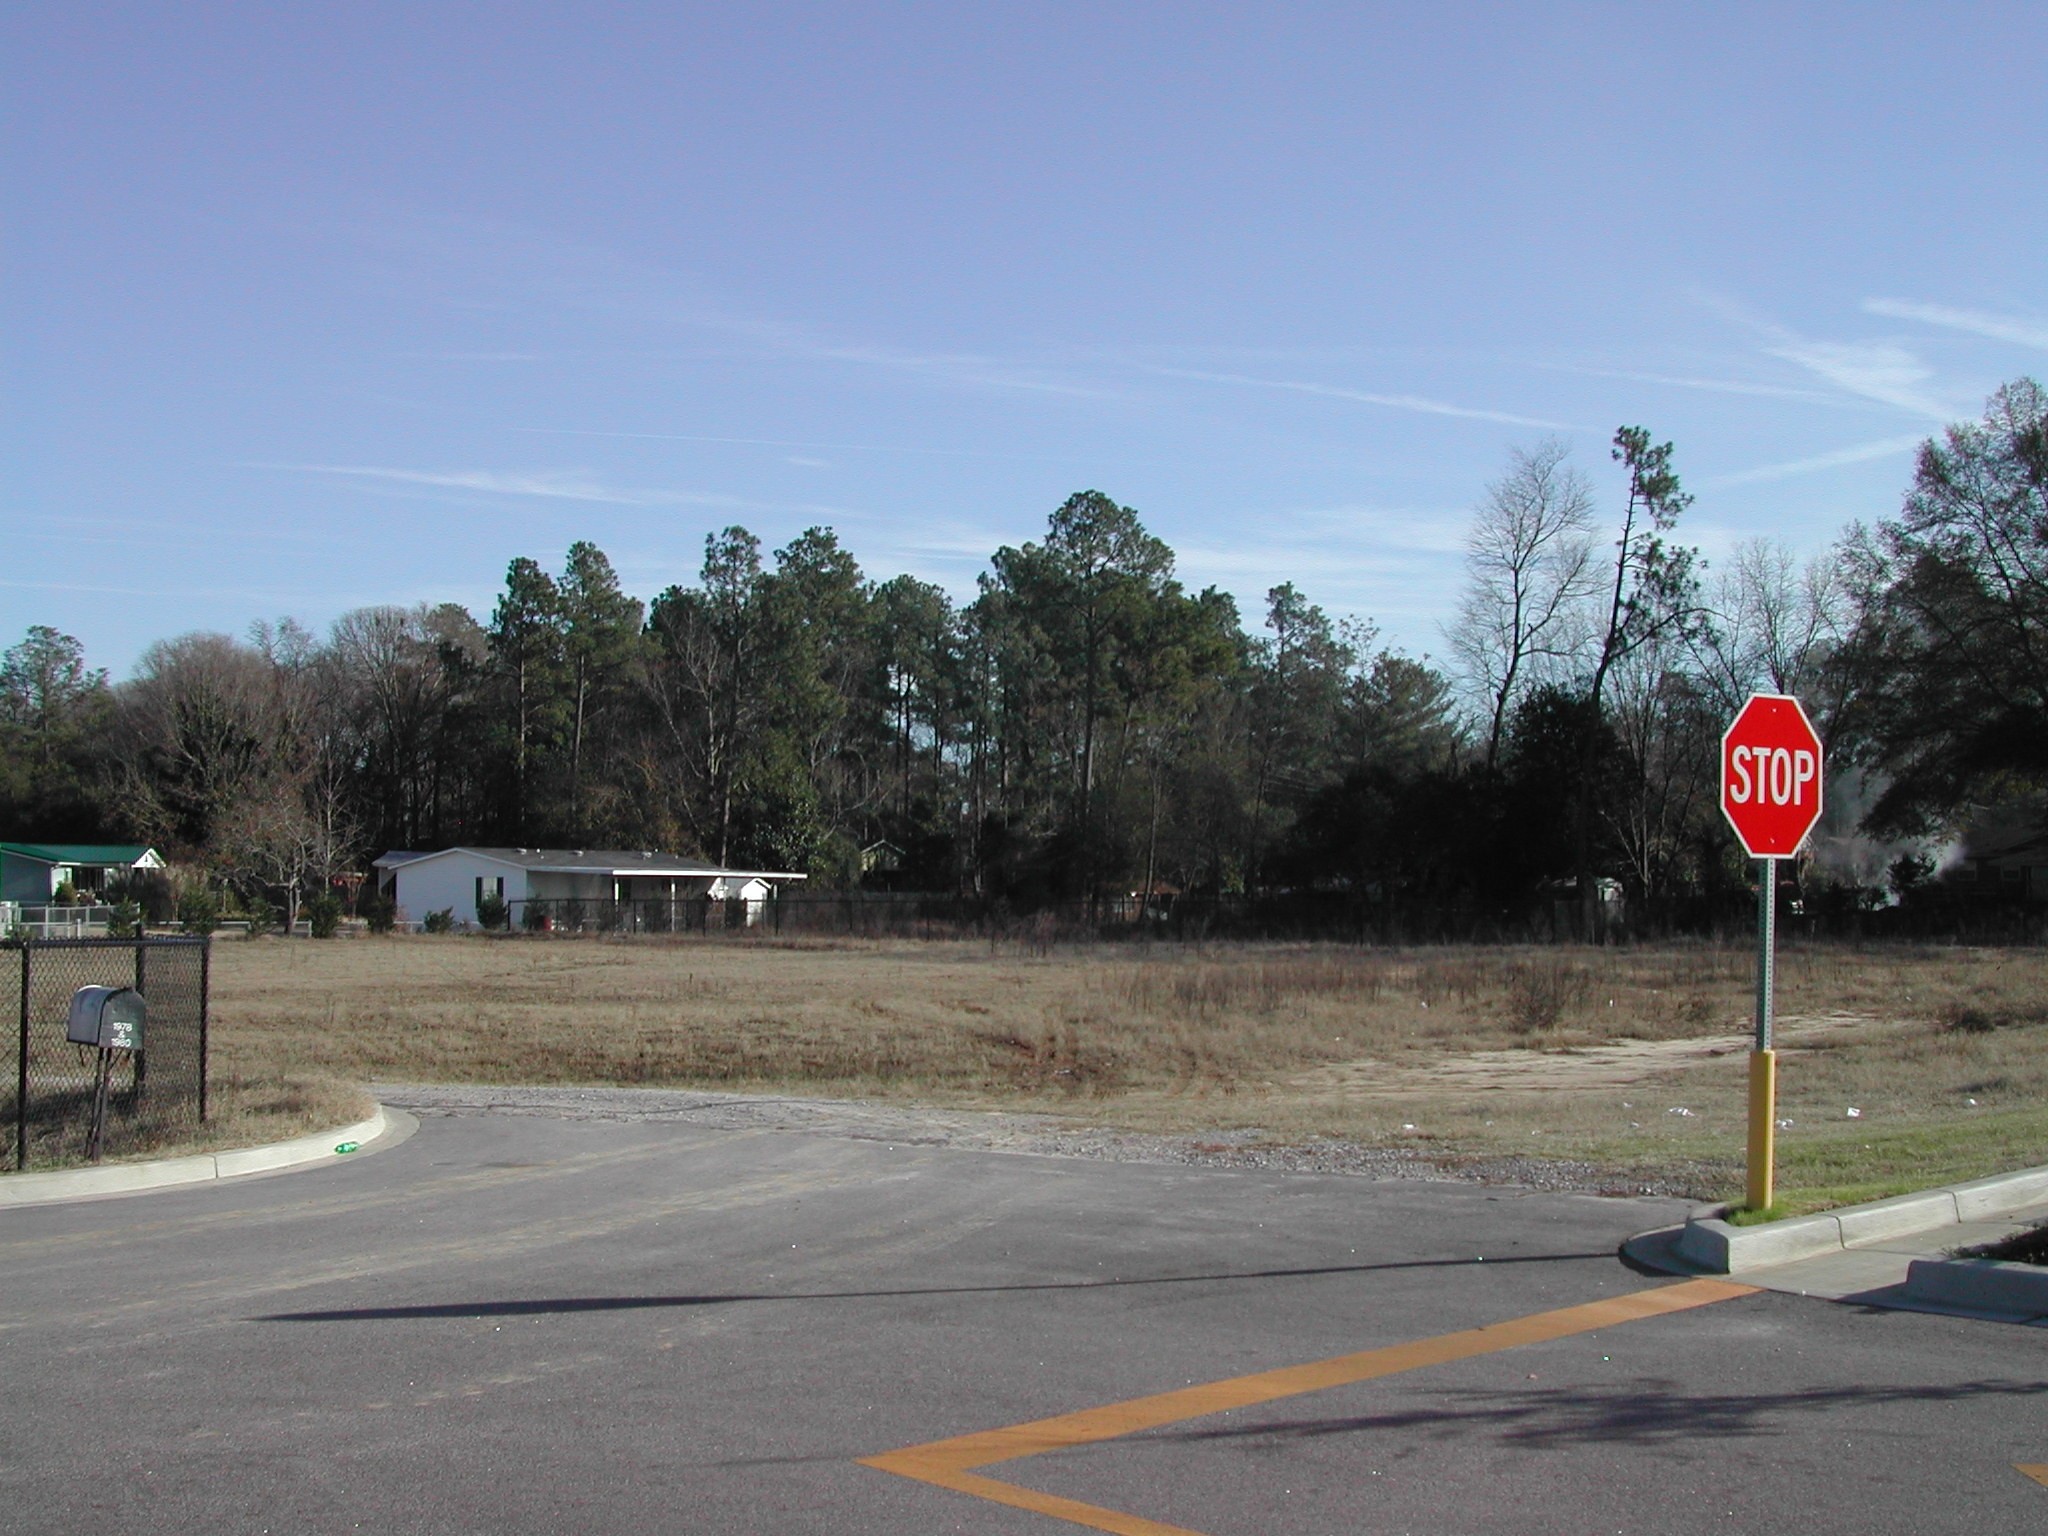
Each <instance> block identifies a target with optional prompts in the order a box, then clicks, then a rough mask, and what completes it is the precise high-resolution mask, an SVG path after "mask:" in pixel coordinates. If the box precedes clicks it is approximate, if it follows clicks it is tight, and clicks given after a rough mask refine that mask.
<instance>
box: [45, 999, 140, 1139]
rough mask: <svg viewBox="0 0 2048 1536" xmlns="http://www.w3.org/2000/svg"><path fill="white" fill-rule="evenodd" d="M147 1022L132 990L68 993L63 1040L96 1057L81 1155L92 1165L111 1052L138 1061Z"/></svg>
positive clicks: (102, 1123)
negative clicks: (127, 1054)
mask: <svg viewBox="0 0 2048 1536" xmlns="http://www.w3.org/2000/svg"><path fill="white" fill-rule="evenodd" d="M148 1022H149V1004H148V1003H147V1002H146V1001H145V1000H144V998H143V996H142V994H141V993H140V992H138V991H136V990H135V989H134V988H133V987H80V988H79V989H78V990H77V991H76V992H74V993H72V994H71V1013H70V1017H69V1018H68V1019H67V1020H66V1021H65V1028H64V1038H65V1039H67V1040H69V1041H70V1042H71V1043H72V1044H73V1045H89V1046H91V1047H93V1049H94V1050H95V1051H97V1052H98V1054H99V1063H98V1066H97V1069H96V1070H95V1071H94V1073H93V1088H92V1131H91V1133H90V1134H89V1135H88V1136H87V1138H86V1143H85V1155H86V1157H87V1158H88V1159H90V1160H91V1161H93V1162H95V1163H96V1162H98V1161H99V1160H100V1143H101V1141H102V1139H103V1138H104V1135H105V1132H106V1128H107V1090H108V1085H109V1083H110V1082H111V1081H112V1079H113V1075H114V1052H116V1051H132V1052H134V1053H135V1056H136V1057H137V1059H138V1060H139V1059H140V1058H141V1055H142V1033H143V1028H144V1026H145V1025H146V1024H147V1023H148Z"/></svg>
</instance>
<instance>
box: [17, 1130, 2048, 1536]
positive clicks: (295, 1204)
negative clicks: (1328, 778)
mask: <svg viewBox="0 0 2048 1536" xmlns="http://www.w3.org/2000/svg"><path fill="white" fill-rule="evenodd" d="M1679 1214H1681V1210H1680V1208H1679V1207H1677V1206H1675V1205H1673V1204H1672V1203H1670V1202H1663V1201H1651V1200H1637V1201H1622V1200H1607V1199H1595V1198H1591V1197H1583V1196H1563V1195H1554V1194H1526V1193H1518V1192H1516V1191H1512V1190H1499V1189H1495V1190H1489V1189H1483V1188H1473V1187H1468V1186H1460V1185H1449V1184H1418V1183H1401V1182H1375V1181H1372V1180H1367V1179H1361V1178H1349V1177H1342V1176H1334V1175H1315V1174H1284V1173H1269V1172H1238V1171H1219V1170H1215V1169H1198V1168H1183V1167H1167V1166H1146V1165H1133V1164H1119V1163H1110V1162H1097V1161H1089V1160H1083V1159H1056V1158H1045V1157H1032V1156H1017V1155H1006V1154H1001V1153H992V1152H986V1151H961V1150H952V1149H945V1148H935V1147H930V1146H918V1145H910V1144H902V1143H898V1144H892V1143H889V1142H887V1141H881V1140H864V1139H858V1138H849V1137H846V1136H842V1135H819V1134H794V1133H789V1132H780V1131H776V1132H770V1131H760V1130H729V1129H728V1130H720V1129H707V1128H704V1127H702V1126H692V1125H683V1124H675V1123H649V1122H641V1123H620V1122H618V1121H616V1120H612V1119H607V1118H603V1117H592V1118H577V1117H572V1116H567V1115H544V1116H512V1115H505V1114H496V1113H465V1114H460V1115H447V1116H444V1115H426V1116H423V1118H422V1122H421V1126H420V1129H419V1131H418V1133H417V1134H416V1135H414V1136H412V1137H411V1138H410V1139H409V1140H406V1141H405V1142H403V1143H402V1144H401V1145H398V1146H395V1147H393V1148H391V1149H390V1150H387V1151H381V1152H378V1153H376V1154H375V1155H371V1156H365V1157H361V1158H358V1159H352V1160H347V1161H342V1162H338V1163H336V1164H333V1165H330V1166H325V1167H322V1168H320V1169H318V1170H316V1171H310V1172H301V1173H293V1174H285V1175H280V1176H276V1177H271V1178H264V1179H258V1180H245V1181H240V1182H234V1183H227V1184H217V1185H207V1186H199V1187H195V1188H193V1189H191V1190H189V1191H178V1192H169V1193H158V1194H154V1195H149V1196H142V1197H135V1198H125V1199H114V1200H98V1201H91V1202H82V1203H77V1204H71V1205H64V1206H50V1207H42V1208H31V1209H19V1210H9V1211H4V1212H0V1530H6V1531H34V1532H55V1531H64V1532H77V1533H93V1532H101V1531H118V1532H128V1531H138V1532H139V1531H151V1532H201V1531H204V1532H263V1531H274V1532H328V1531H355V1530H362V1531H378V1532H408V1533H409V1532H421V1533H426V1532H433V1533H440V1532H485V1531H489V1532H522V1533H523V1532H534V1533H540V1532H548V1533H559V1532H584V1531H605V1532H614V1531H616V1532H657V1531H660V1532H749V1533H752V1532H759V1533H784V1532H790V1533H799V1532H820V1533H825V1532H829V1533H833V1536H866V1533H877V1536H879V1533H885V1532H886V1533H890V1536H918V1533H926V1532H931V1533H936V1532H951V1531H972V1532H993V1533H1009V1532H1015V1533H1020V1536H1023V1533H1033V1536H1046V1533H1057V1532H1060V1531H1074V1530H1078V1529H1082V1528H1083V1527H1082V1526H1080V1525H1077V1524H1074V1523H1071V1522H1070V1521H1066V1520H1063V1519H1061V1518H1059V1517H1058V1516H1059V1514H1060V1513H1062V1512H1064V1513H1065V1514H1067V1515H1073V1516H1077V1517H1078V1518H1080V1519H1083V1520H1087V1521H1092V1522H1093V1524H1094V1528H1097V1529H1109V1530H1121V1531H1125V1532H1128V1533H1138V1536H1151V1533H1158V1532H1167V1531H1176V1530H1177V1531H1184V1532H1185V1531H1193V1532H1200V1533H1203V1536H1254V1533H1269V1532H1304V1533H1308V1532H1331V1533H1340V1532H1341V1533H1353V1532H1381V1531H1389V1532H1392V1531H1414V1532H1430V1533H1444V1532H1468V1531H1469V1532H1482V1531H1483V1532H1487V1533H1493V1536H1498V1533H1502V1532H1532V1533H1541V1532H1571V1533H1583V1532H1595V1531H1617V1532H1639V1531H1641V1532H1664V1531H1677V1530H1686V1531H1693V1530H1701V1529H1712V1530H1725V1531H1758V1532H1764V1531H1770V1532H1778V1531H1784V1532H1791V1531H1800V1532H1813V1531H1854V1532H1882V1531H1902V1532H1903V1531H1913V1532H1928V1531H1969V1532H1972V1533H1975V1536H1983V1533H1987V1532H2005V1531H2022V1530H2042V1529H2048V1486H2042V1485H2041V1484H2040V1483H2038V1482H2035V1481H2032V1480H2030V1479H2029V1478H2028V1477H2027V1476H2024V1475H2022V1474H2021V1473H2020V1472H2019V1471H2017V1470H2015V1464H2021V1463H2024V1464H2039V1463H2048V1369H2044V1366H2048V1332H2044V1331H2042V1330H2037V1329H2027V1328H2020V1327H2014V1326H2010V1325H2001V1324H1993V1323H1984V1322H1970V1321H1964V1320H1959V1319H1953V1318H1945V1317H1937V1316H1927V1315H1919V1314H1911V1313H1901V1312H1877V1311H1866V1310H1863V1309H1859V1308H1854V1307H1846V1306H1841V1305H1836V1304H1832V1303H1825V1302H1819V1301H1806V1300H1802V1299H1800V1298H1798V1297H1788V1296H1780V1295H1773V1294H1739V1295H1729V1296H1727V1297H1726V1299H1717V1297H1718V1296H1720V1295H1721V1294H1722V1293H1720V1292H1716V1293H1714V1294H1706V1293H1701V1292H1698V1291H1694V1292H1685V1293H1678V1292H1673V1293H1671V1296H1666V1295H1664V1293H1663V1288H1665V1287H1669V1286H1672V1285H1674V1282H1672V1281H1669V1280H1666V1279H1658V1278H1652V1277H1646V1276H1642V1275H1638V1274H1635V1273H1633V1272H1631V1271H1630V1270H1628V1269H1627V1268H1625V1267H1624V1266H1623V1265H1622V1264H1621V1263H1620V1262H1619V1261H1618V1260H1617V1258H1616V1257H1615V1248H1616V1245H1617V1244H1618V1243H1619V1242H1620V1241H1621V1240H1622V1239H1623V1238H1624V1237H1626V1236H1628V1235H1630V1234H1632V1233H1634V1232H1636V1231H1639V1230H1642V1229H1644V1228H1646V1227H1650V1226H1654V1225H1658V1224H1660V1223H1663V1222H1667V1221H1670V1220H1673V1219H1675V1218H1676V1217H1677V1216H1678V1215H1679ZM1652 1293H1654V1294H1652ZM1678 1296H1682V1298H1683V1299H1688V1300H1690V1301H1691V1302H1693V1303H1694V1304H1690V1305H1686V1306H1684V1307H1683V1308H1682V1309H1678V1310H1670V1311H1665V1312H1663V1313H1662V1314H1661V1315H1651V1316H1637V1317H1633V1318H1632V1317H1631V1313H1641V1312H1648V1311H1654V1310H1655V1309H1656V1308H1657V1307H1659V1306H1665V1305H1670V1304H1671V1303H1672V1297H1678ZM1523 1319H1535V1321H1534V1322H1532V1323H1522V1322H1519V1321H1518V1320H1523ZM1507 1324H1514V1325H1515V1326H1512V1327H1500V1328H1491V1325H1507ZM1482 1326H1487V1327H1489V1328H1490V1331H1489V1332H1487V1333H1484V1334H1480V1335H1468V1331H1469V1330H1473V1329H1475V1328H1480V1327H1482ZM1459 1335H1468V1336H1466V1337H1464V1338H1462V1339H1460V1338H1458V1337H1456V1336H1459ZM1445 1336H1453V1337H1452V1339H1451V1341H1450V1342H1449V1343H1443V1342H1432V1341H1442V1340H1443V1339H1444V1338H1445ZM1409 1345H1416V1346H1418V1347H1417V1348H1414V1349H1402V1348H1399V1347H1400V1346H1409ZM1375 1351H1376V1352H1378V1353H1365V1354H1360V1352H1375ZM1339 1356H1358V1358H1355V1359H1353V1360H1351V1361H1349V1362H1348V1363H1346V1364H1345V1365H1343V1366H1340V1367H1332V1368H1329V1369H1328V1370H1326V1371H1324V1372H1323V1373H1322V1375H1321V1376H1316V1375H1314V1373H1309V1374H1307V1375H1303V1374H1301V1373H1296V1374H1293V1375H1283V1376H1281V1377H1279V1378H1277V1379H1269V1380H1267V1381H1266V1382H1264V1383H1263V1385H1261V1384H1260V1383H1257V1382H1254V1383H1253V1384H1251V1385H1250V1386H1249V1387H1247V1386H1245V1385H1243V1384H1242V1383H1241V1382H1240V1381H1239V1379H1240V1378H1244V1377H1247V1376H1254V1375H1257V1374H1258V1373H1269V1372H1275V1371H1284V1370H1285V1369H1286V1368H1290V1367H1297V1366H1303V1365H1306V1364H1309V1363H1311V1362H1317V1361H1322V1360H1326V1359H1329V1358H1331V1357H1339ZM1219 1382H1222V1383H1237V1384H1236V1385H1225V1386H1221V1387H1211V1388H1209V1389H1208V1390H1207V1391H1206V1392H1192V1393H1191V1392H1189V1391H1188V1389H1190V1388H1198V1387H1203V1386H1204V1385H1205V1384H1211V1383H1219ZM1328 1382H1335V1383H1336V1384H1334V1385H1332V1384H1326V1383H1328ZM1173 1391H1179V1392H1180V1393H1181V1394H1182V1395H1181V1396H1180V1397H1178V1398H1174V1399H1171V1400H1169V1401H1168V1402H1166V1403H1165V1404H1163V1405H1161V1404H1154V1405H1152V1406H1150V1407H1145V1406H1140V1407H1138V1408H1126V1409H1117V1410H1114V1411H1112V1412H1109V1413H1106V1414H1105V1413H1100V1412H1096V1413H1090V1412H1089V1410H1097V1409H1102V1408H1104V1407H1105V1405H1113V1404H1123V1403H1128V1402H1129V1401H1130V1400H1132V1399H1141V1398H1145V1397H1148V1396H1151V1395H1155V1394H1161V1393H1167V1392H1173ZM1261 1391H1263V1392H1265V1393H1266V1394H1267V1395H1268V1396H1269V1397H1270V1400H1265V1401H1260V1400H1258V1399H1259V1397H1260V1394H1261ZM1272 1394H1282V1395H1272ZM1040 1419H1049V1420H1051V1423H1050V1424H1049V1425H1048V1426H1046V1427H1044V1428H1042V1429H1041V1430H1038V1431H1035V1432H1032V1433H1031V1434H1030V1435H1025V1436H1012V1437H1011V1438H1010V1439H1008V1440H1003V1441H1000V1442H998V1443H995V1446H994V1449H995V1450H996V1451H1003V1452H1010V1453H1013V1454H1014V1453H1015V1452H1017V1451H1019V1450H1029V1451H1032V1452H1034V1453H1035V1454H1031V1455H1028V1456H1024V1457H1021V1458H1019V1459H1009V1460H1003V1461H999V1462H991V1461H989V1460H988V1459H987V1456H986V1455H984V1456H983V1458H982V1460H981V1461H980V1462H977V1461H976V1460H975V1456H976V1454H980V1453H977V1452H975V1451H974V1446H975V1445H977V1444H981V1445H982V1450H983V1451H984V1452H986V1451H989V1449H990V1447H989V1445H987V1444H982V1443H981V1442H970V1443H969V1445H968V1447H967V1449H966V1450H962V1449H961V1448H960V1447H959V1446H957V1445H956V1446H954V1447H953V1448H952V1449H950V1450H949V1449H947V1448H946V1447H944V1446H943V1445H942V1446H941V1447H940V1448H939V1449H938V1450H936V1451H924V1452H911V1453H907V1454H897V1455H895V1456H893V1457H892V1456H891V1455H890V1453H902V1452H903V1448H905V1447H912V1446H919V1445H925V1444H927V1443H929V1442H947V1441H950V1440H955V1439H956V1438H957V1437H962V1436H971V1435H975V1434H977V1433H979V1432H983V1431H990V1430H997V1429H1001V1428H1003V1427H1004V1426H1010V1425H1016V1424H1018V1423H1020V1422H1023V1421H1031V1420H1040ZM876 1457H879V1458H881V1459H882V1462H883V1466H882V1467H876V1466H873V1465H865V1464H863V1461H862V1459H863V1458H876ZM890 1467H893V1468H894V1469H895V1470H887V1468H890ZM962 1468H967V1470H964V1471H963V1470H961V1469H962ZM948 1469H951V1470H948ZM921 1473H922V1474H930V1475H929V1476H921V1475H920V1474H921ZM949 1478H950V1479H951V1483H950V1484H948V1479H949ZM934 1479H936V1480H934ZM982 1479H987V1480H991V1481H989V1482H988V1483H986V1485H984V1484H983V1483H982V1482H981V1481H979V1480H982ZM963 1488H965V1489H967V1490H968V1491H961V1490H962V1489H963ZM984 1495H988V1496H984ZM1020 1506H1024V1507H1020ZM1119 1522H1121V1523H1119Z"/></svg>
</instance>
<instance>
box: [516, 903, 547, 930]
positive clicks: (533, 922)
mask: <svg viewBox="0 0 2048 1536" xmlns="http://www.w3.org/2000/svg"><path fill="white" fill-rule="evenodd" d="M519 926H520V927H522V928H524V929H525V930H526V931H527V932H528V933H545V932H547V930H548V929H549V928H550V927H552V926H553V924H551V923H550V922H549V921H548V909H547V908H546V907H544V906H542V905H541V904H540V903H539V902H537V901H529V902H528V903H527V904H526V910H525V911H523V912H521V913H520V914H519Z"/></svg>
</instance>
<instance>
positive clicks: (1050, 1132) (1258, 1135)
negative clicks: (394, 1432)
mask: <svg viewBox="0 0 2048 1536" xmlns="http://www.w3.org/2000/svg"><path fill="white" fill-rule="evenodd" d="M370 1091H371V1092H372V1093H373V1094H374V1095H375V1096H376V1097H377V1099H378V1100H379V1101H380V1102H381V1103H384V1104H387V1105H389V1106H391V1107H392V1108H394V1109H402V1110H405V1111H406V1112H407V1113H409V1114H414V1115H424V1116H432V1115H483V1114H495V1115H537V1116H545V1117H549V1118H554V1119H565V1120H596V1121H612V1122H618V1123H628V1122H639V1121H651V1120H661V1121H673V1122H675V1123H678V1124H683V1125H691V1126H696V1127H700V1128H702V1129H706V1130H730V1131H741V1130H745V1131H785V1132H794V1133H798V1134H803V1135H813V1136H840V1137H847V1138H850V1139H853V1140H859V1141H881V1142H886V1143H888V1144H890V1145H893V1146H920V1147H947V1148H958V1149H962V1150H968V1151H980V1152H1006V1153H1013V1154H1020V1155H1024V1156H1036V1157H1084V1158H1096V1159H1100V1160H1103V1161H1107V1162H1119V1163H1165V1164H1174V1165H1179V1166H1183V1167H1194V1168H1239V1169H1257V1170H1264V1171H1278V1172H1284V1173H1336V1174H1349V1175H1352V1176H1355V1177H1362V1178H1371V1179H1410V1180H1433V1181H1436V1182H1440V1183H1464V1184H1489V1185H1507V1186H1513V1187H1516V1188H1521V1189H1530V1190H1541V1191H1544V1192H1546V1193H1576V1194H1594V1195H1614V1196H1630V1197H1634V1196H1640V1195H1662V1196H1668V1197H1673V1198H1678V1199H1697V1198H1700V1196H1699V1194H1698V1191H1699V1190H1700V1189H1701V1188H1704V1187H1707V1186H1708V1185H1709V1184H1710V1183H1711V1182H1712V1181H1713V1180H1714V1179H1715V1178H1717V1177H1719V1176H1720V1175H1721V1174H1722V1173H1723V1172H1724V1170H1718V1169H1708V1168H1706V1167H1704V1166H1702V1165H1683V1166H1679V1167H1674V1168H1669V1169H1665V1170H1662V1171H1660V1172H1658V1173H1656V1174H1649V1175H1645V1174H1642V1173H1633V1174H1625V1175H1624V1174H1617V1173H1616V1172H1615V1171H1614V1170H1613V1169H1611V1168H1602V1167H1599V1166H1598V1165H1596V1164H1592V1163H1585V1162H1577V1161H1573V1160H1569V1159H1552V1158H1536V1157H1471V1156H1461V1155H1458V1154H1452V1153H1444V1152H1422V1151H1418V1150H1414V1149H1410V1148H1405V1147H1373V1146H1365V1145H1362V1144H1360V1143H1358V1142H1351V1141H1337V1140H1327V1139H1322V1138H1317V1139H1314V1140H1311V1141H1307V1142H1298V1143H1283V1142H1277V1141H1275V1140H1274V1139H1273V1138H1272V1137H1271V1136H1270V1135H1268V1134H1267V1133H1266V1132H1264V1131H1260V1130H1257V1129H1250V1130H1235V1131H1213V1132H1205V1133H1201V1134H1195V1135H1159V1134H1154V1133H1150V1132H1144V1131H1126V1130H1115V1129H1111V1128H1109V1127H1103V1126H1085V1125H1076V1124H1075V1123H1074V1122H1073V1121H1071V1120H1066V1119H1063V1118H1060V1117H1057V1116H1053V1115H1020V1114H1009V1113H1005V1112H1002V1111H995V1110H961V1109H939V1108H925V1107H920V1106H916V1105H904V1104H886V1103H876V1102H873V1101H870V1100H865V1099H801V1098H784V1097H779V1096H774V1095H767V1094H743V1093H707V1092H698V1091H694V1090H677V1089H665V1088H608V1087H590V1088H565V1087H537V1088H523V1087H502V1086H496V1085H477V1084H464V1083H445V1084H444V1083H373V1084H372V1085H371V1089H370Z"/></svg>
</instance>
